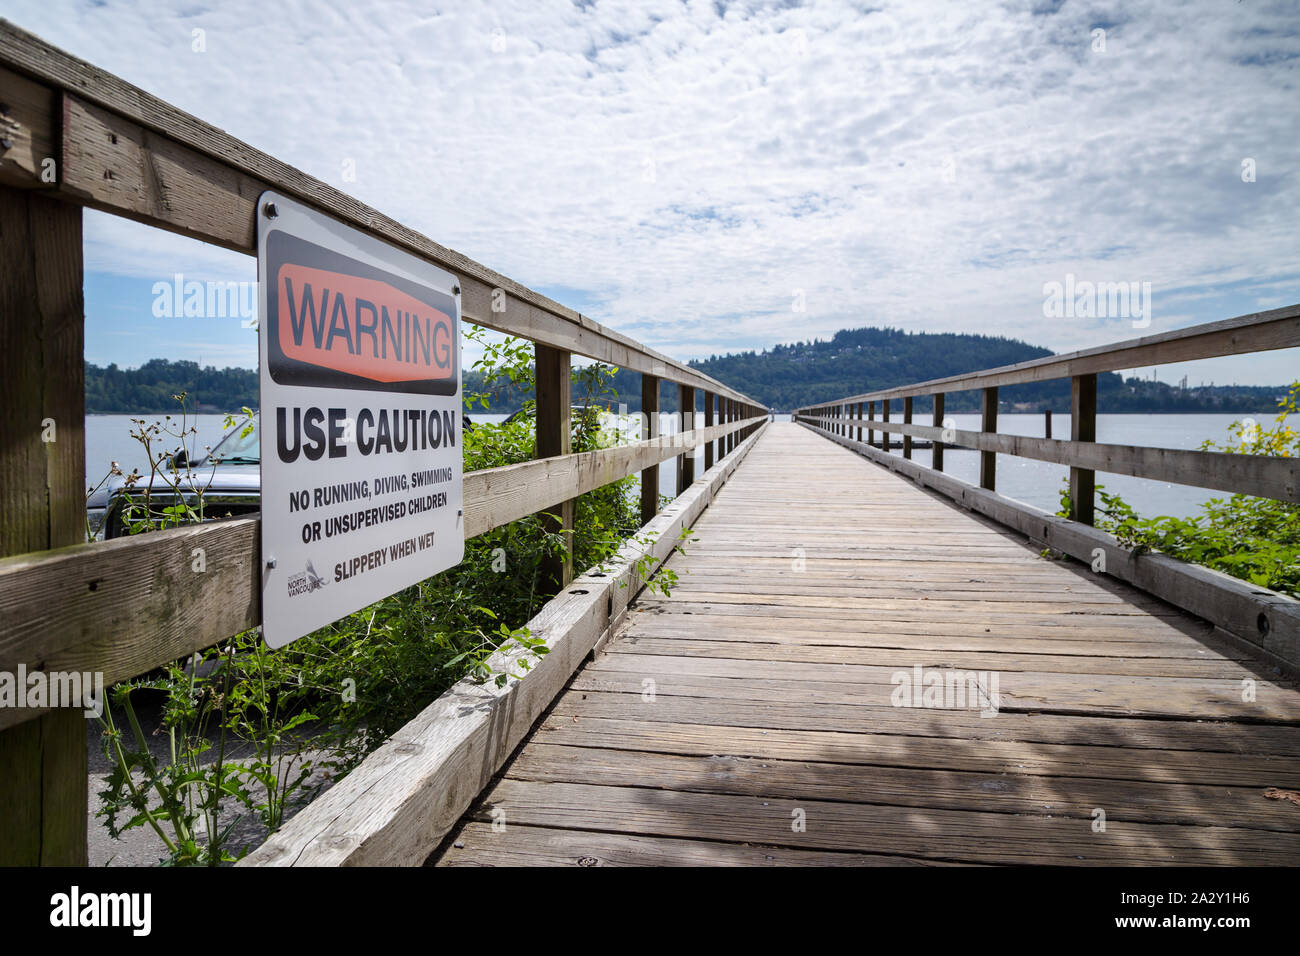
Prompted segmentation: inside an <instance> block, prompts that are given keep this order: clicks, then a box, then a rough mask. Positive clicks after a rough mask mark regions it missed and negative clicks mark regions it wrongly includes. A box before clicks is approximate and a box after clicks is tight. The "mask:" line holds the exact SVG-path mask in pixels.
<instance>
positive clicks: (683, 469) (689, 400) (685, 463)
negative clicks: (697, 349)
mask: <svg viewBox="0 0 1300 956" xmlns="http://www.w3.org/2000/svg"><path fill="white" fill-rule="evenodd" d="M677 421H678V425H677V431H678V432H680V433H682V434H685V433H686V432H689V431H692V430H694V428H695V389H693V388H691V386H689V385H678V386H677ZM694 482H695V455H694V453H693V452H692V453H687V454H681V455H678V456H677V493H678V494H679V495H680V494H681V493H682V492H683V491H685V490H686V489H687V488H689V487H690V486H691V485H692V484H694Z"/></svg>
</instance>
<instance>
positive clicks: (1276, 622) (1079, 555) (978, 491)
mask: <svg viewBox="0 0 1300 956" xmlns="http://www.w3.org/2000/svg"><path fill="white" fill-rule="evenodd" d="M808 427H809V428H810V429H812V428H813V427H814V426H808ZM816 433H817V434H820V435H823V436H825V437H827V438H830V439H831V440H832V441H834V442H837V443H839V444H841V445H845V446H846V447H848V448H851V449H853V450H854V451H855V452H857V453H858V454H860V455H862V456H864V457H866V458H868V459H870V460H871V461H873V462H876V463H877V464H880V465H884V466H885V467H887V468H889V469H890V470H892V471H895V472H897V473H898V474H900V475H903V476H906V477H907V478H910V479H911V480H912V481H913V482H915V483H917V484H918V485H920V486H921V487H923V488H927V489H930V490H933V491H936V492H938V493H939V494H941V495H943V496H944V497H946V498H948V499H950V500H952V501H953V502H955V503H957V504H959V505H960V506H961V507H963V508H966V509H968V510H970V511H972V512H975V513H977V514H979V515H983V516H985V517H988V518H991V519H993V520H994V521H995V522H997V523H998V524H1000V525H1002V526H1003V527H1005V528H1008V529H1013V530H1015V531H1017V532H1019V533H1021V534H1023V535H1025V536H1026V537H1027V538H1028V539H1029V540H1030V541H1031V542H1032V543H1034V544H1036V545H1039V546H1043V547H1048V548H1051V549H1053V550H1055V551H1058V552H1061V553H1063V554H1066V555H1069V556H1070V557H1072V558H1075V559H1077V560H1079V561H1083V562H1085V563H1086V564H1089V565H1090V564H1091V563H1092V562H1093V561H1094V560H1095V557H1096V553H1097V552H1098V550H1100V552H1101V553H1103V554H1104V555H1105V558H1106V572H1105V573H1106V574H1107V575H1108V576H1110V577H1113V578H1116V579H1118V580H1120V581H1124V582H1127V583H1129V584H1133V585H1135V586H1136V587H1138V588H1140V589H1142V590H1143V591H1145V592H1147V593H1148V594H1151V595H1155V596H1156V597H1159V598H1160V599H1162V600H1164V601H1167V602H1168V603H1169V604H1170V605H1171V606H1173V607H1177V608H1181V609H1183V610H1185V611H1187V612H1189V613H1191V614H1195V615H1197V616H1198V617H1201V618H1203V619H1205V620H1207V621H1210V622H1211V623H1213V624H1214V625H1215V626H1217V627H1220V628H1222V629H1223V630H1224V631H1226V632H1227V633H1228V634H1230V635H1233V636H1234V637H1235V638H1236V639H1237V640H1240V641H1243V642H1246V643H1248V644H1249V645H1250V646H1252V647H1253V648H1256V649H1257V650H1258V651H1259V652H1262V653H1263V654H1265V655H1266V656H1267V658H1268V659H1269V660H1270V661H1272V662H1273V663H1275V664H1276V665H1278V666H1281V667H1286V668H1288V669H1291V670H1295V669H1297V668H1300V602H1297V601H1295V600H1294V599H1292V598H1289V597H1287V596H1286V595H1283V594H1279V593H1277V592H1275V591H1270V590H1268V589H1266V588H1262V587H1258V586H1255V585H1252V584H1249V583H1248V582H1246V581H1242V580H1239V579H1238V578H1233V577H1229V576H1228V575H1226V574H1222V573H1220V572H1218V571H1213V570H1211V569H1209V568H1204V567H1201V566H1199V565H1194V564H1187V563H1184V562H1182V561H1179V560H1176V559H1174V558H1171V557H1168V556H1166V555H1163V554H1134V553H1133V552H1132V551H1130V550H1128V549H1126V548H1122V547H1120V546H1119V544H1118V542H1117V541H1116V540H1115V537H1114V536H1113V535H1111V534H1107V533H1106V532H1104V531H1098V530H1097V529H1096V528H1093V527H1091V526H1088V525H1084V524H1081V523H1079V522H1077V521H1069V520H1067V519H1065V518H1058V517H1056V516H1054V515H1049V514H1047V513H1046V512H1043V511H1039V510H1038V509H1037V508H1032V507H1030V506H1029V505H1026V504H1023V503H1021V502H1018V501H1013V500H1012V499H1010V498H1004V497H1002V496H1001V495H998V494H995V493H992V492H989V491H985V490H984V489H982V488H976V487H974V486H973V485H970V484H967V483H966V482H964V481H960V480H958V479H956V478H952V477H950V476H948V475H944V474H941V473H939V472H936V471H934V470H932V469H929V468H924V467H922V466H920V465H917V464H916V463H915V462H910V461H904V460H903V459H901V458H899V457H898V456H896V455H890V454H887V453H885V452H882V451H880V450H879V449H876V448H871V447H869V446H867V445H862V444H859V443H857V442H854V441H852V440H850V439H845V438H839V437H837V436H833V435H831V434H830V432H829V431H826V430H824V429H817V432H816ZM1040 440H1041V439H1040Z"/></svg>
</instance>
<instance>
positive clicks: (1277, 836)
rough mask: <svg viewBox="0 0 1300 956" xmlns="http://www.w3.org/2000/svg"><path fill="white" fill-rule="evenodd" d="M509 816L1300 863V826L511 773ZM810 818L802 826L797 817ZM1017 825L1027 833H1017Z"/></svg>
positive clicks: (988, 852)
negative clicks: (1011, 811)
mask: <svg viewBox="0 0 1300 956" xmlns="http://www.w3.org/2000/svg"><path fill="white" fill-rule="evenodd" d="M493 811H495V812H496V813H497V815H498V818H499V819H504V820H505V821H506V826H507V828H509V826H510V825H511V824H512V823H513V824H515V825H519V824H523V825H527V826H547V827H565V826H567V827H570V828H573V829H578V828H586V829H597V830H604V831H612V832H617V833H636V834H643V835H645V834H653V835H658V836H668V837H705V838H706V839H712V840H719V841H737V842H741V841H743V842H748V843H769V844H774V845H777V846H788V847H796V848H820V849H835V850H851V851H858V852H864V851H871V852H877V853H894V854H901V855H905V856H922V857H928V858H933V859H949V860H959V861H966V862H980V863H1001V864H1027V863H1034V864H1043V863H1057V864H1060V863H1069V864H1084V865H1115V864H1144V865H1160V864H1163V865H1168V864H1175V863H1180V864H1184V865H1186V864H1198V865H1216V864H1217V865H1238V866H1245V865H1273V866H1294V865H1295V864H1296V861H1297V860H1300V835H1297V834H1294V833H1278V832H1274V831H1269V830H1249V829H1234V828H1231V827H1202V826H1194V827H1190V826H1181V825H1177V824H1158V823H1135V822H1129V821H1119V822H1115V823H1111V822H1109V821H1108V822H1107V827H1106V830H1105V832H1104V833H1099V832H1094V831H1093V830H1092V828H1091V826H1090V825H1089V823H1088V822H1084V821H1079V820H1076V819H1069V818H1061V817H1057V816H1052V815H1050V814H1048V813H1047V812H1043V813H1041V814H1021V815H1016V816H1015V817H1014V822H1013V823H1010V824H1009V822H1008V816H1009V815H1008V814H1005V813H995V812H974V811H966V810H937V809H922V808H916V807H894V806H887V805H875V804H845V803H835V802H830V801H825V802H822V801H818V802H816V803H812V802H810V801H806V800H790V799H788V798H776V797H772V798H767V799H763V798H759V797H749V796H732V795H724V794H703V793H692V792H683V791H674V790H646V789H644V788H640V787H601V786H593V785H588V784H570V783H534V782H531V781H522V780H510V779H506V780H502V781H500V782H499V783H498V784H497V785H496V786H494V787H493V788H492V789H491V790H490V791H489V792H488V794H487V795H486V796H485V797H484V799H483V801H482V802H481V803H480V804H479V807H478V808H477V809H476V811H475V818H476V819H478V820H491V819H492V813H493ZM796 818H801V819H803V820H805V821H806V825H805V826H804V827H802V828H800V827H794V826H791V821H792V820H794V819H796ZM1009 827H1014V832H1015V834H1016V836H1015V839H1008V838H1007V832H1008V829H1009Z"/></svg>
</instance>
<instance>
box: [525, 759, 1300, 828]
mask: <svg viewBox="0 0 1300 956" xmlns="http://www.w3.org/2000/svg"><path fill="white" fill-rule="evenodd" d="M506 777H507V778H508V779H510V780H526V781H533V782H538V783H578V784H592V785H595V786H604V787H656V788H662V789H666V790H676V791H682V792H691V793H718V794H733V795H738V796H751V797H776V798H778V799H779V798H785V799H791V800H804V799H806V798H807V797H808V795H809V794H812V793H815V794H817V799H818V800H819V801H822V800H833V801H837V802H841V803H887V804H890V805H891V806H899V807H927V808H936V809H945V810H976V811H980V810H993V811H996V812H998V813H1016V814H1050V815H1051V816H1052V817H1053V818H1060V817H1065V818H1069V819H1075V820H1080V821H1085V824H1091V823H1092V821H1093V819H1094V816H1093V811H1094V810H1095V809H1096V808H1098V807H1101V808H1104V809H1105V811H1106V820H1107V824H1108V825H1109V823H1110V822H1111V821H1134V822H1142V823H1175V824H1181V825H1184V826H1207V827H1244V828H1248V829H1252V830H1275V831H1277V832H1279V833H1296V832H1300V813H1296V812H1294V806H1293V805H1289V804H1288V803H1287V801H1281V800H1266V799H1264V798H1263V796H1262V790H1261V789H1259V788H1256V789H1249V788H1245V787H1206V786H1195V785H1189V784H1183V783H1161V784H1152V783H1150V782H1149V781H1132V780H1104V779H1090V778H1087V777H1071V778H1063V777H1060V778H1058V777H1047V776H1035V775H1029V774H1026V775H1016V774H994V773H978V772H973V773H953V772H952V771H950V770H948V769H946V768H945V769H942V770H933V769H929V768H924V769H917V768H912V767H872V766H856V765H845V764H831V763H821V762H817V761H811V760H773V759H770V758H760V757H737V756H734V755H726V756H722V755H716V754H709V755H707V756H693V755H692V756H684V755H680V754H669V753H653V752H645V751H632V750H615V749H610V748H602V747H571V746H570V747H566V746H559V745H555V744H548V743H544V742H541V741H537V742H534V743H532V744H530V745H529V746H527V747H525V748H524V749H523V751H522V752H521V753H520V754H519V756H518V757H517V758H516V759H515V760H514V761H512V763H511V765H510V768H509V770H508V771H507V773H506Z"/></svg>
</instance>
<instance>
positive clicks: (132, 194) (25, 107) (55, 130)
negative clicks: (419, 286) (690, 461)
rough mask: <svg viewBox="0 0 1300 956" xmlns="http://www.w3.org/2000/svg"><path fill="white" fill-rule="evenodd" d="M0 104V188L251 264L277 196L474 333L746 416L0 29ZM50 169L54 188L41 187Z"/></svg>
mask: <svg viewBox="0 0 1300 956" xmlns="http://www.w3.org/2000/svg"><path fill="white" fill-rule="evenodd" d="M0 99H3V100H4V101H5V105H7V106H8V107H9V114H8V119H9V120H10V121H11V125H12V126H14V127H16V130H15V132H14V133H13V135H14V136H15V137H16V140H15V146H14V147H13V148H11V149H9V150H8V151H6V152H5V153H4V155H3V159H2V160H0V182H2V183H4V184H5V185H9V186H18V187H21V188H32V189H40V190H43V191H45V192H48V193H52V194H54V195H56V196H57V197H58V198H60V199H63V200H65V201H68V202H73V203H78V204H80V205H84V206H89V207H91V208H93V209H99V210H103V211H105V212H110V213H113V214H115V215H119V216H123V217H126V218H129V219H134V220H136V221H138V222H143V223H147V224H149V225H151V226H156V227H158V228H160V229H166V230H169V231H171V232H177V233H180V234H181V235H185V236H189V237H191V238H194V239H199V240H202V241H204V242H210V243H213V244H215V245H220V246H224V247H226V248H227V249H233V250H235V251H236V252H242V253H245V254H248V255H253V254H255V253H256V251H257V229H256V206H257V199H258V197H259V196H260V195H261V194H262V193H263V192H264V191H266V190H268V189H269V190H275V191H277V192H282V193H285V194H286V195H290V196H293V197H294V198H296V199H299V200H301V201H303V202H305V203H307V204H309V205H312V206H315V207H317V208H318V209H321V210H323V211H325V212H327V213H329V214H330V215H332V216H334V217H336V218H338V219H340V220H342V221H343V222H345V223H348V224H349V225H352V226H356V227H357V228H359V229H363V230H365V231H367V232H369V233H371V234H372V235H374V236H376V237H378V238H381V239H384V240H386V241H388V242H390V243H392V244H393V245H396V246H398V247H400V248H402V249H405V250H407V251H409V252H411V253H412V254H414V255H416V256H419V257H420V258H422V259H424V260H426V261H428V262H430V263H433V264H434V265H436V266H438V267H439V268H442V269H446V270H448V271H449V272H451V273H453V274H454V275H456V276H457V277H458V279H459V280H460V288H461V307H462V311H463V314H464V316H465V318H466V319H467V320H469V321H471V322H474V323H476V324H478V325H482V326H486V327H488V328H492V329H496V330H498V331H501V332H506V333H508V334H511V335H516V336H519V337H521V338H525V339H529V340H531V341H534V342H541V343H544V344H545V345H548V346H551V347H552V348H557V349H563V350H565V351H569V352H574V353H576V354H579V355H585V356H588V357H589V358H593V359H597V360H599V361H602V362H608V363H609V364H611V365H616V366H618V367H620V368H628V369H634V370H636V371H639V372H644V373H647V374H651V375H655V376H657V377H659V378H663V379H666V380H669V381H673V382H677V383H679V384H683V385H690V386H695V387H698V388H701V389H704V390H706V391H709V392H713V393H715V394H718V395H723V396H726V397H728V398H731V399H735V400H737V401H741V402H745V403H748V404H751V405H752V404H754V403H753V402H752V401H751V400H750V399H749V398H748V397H746V396H745V395H743V394H741V393H740V392H737V391H735V390H734V389H731V388H728V387H727V386H726V385H724V384H722V383H721V382H719V381H717V380H716V379H714V378H712V377H710V376H708V375H705V374H704V373H703V372H700V371H698V370H697V369H694V368H691V367H690V366H688V365H685V364H683V363H681V362H678V361H676V360H674V359H671V358H669V357H668V356H666V355H663V354H660V353H659V352H656V351H654V350H652V349H648V348H646V347H645V346H643V345H641V344H640V343H639V342H637V341H636V340H635V339H632V338H629V337H628V336H626V335H622V334H620V333H618V332H615V331H614V330H612V329H609V328H607V327H605V326H603V325H601V324H599V323H598V322H595V321H594V320H592V319H591V318H589V317H588V316H585V315H582V314H581V313H579V312H576V311H574V310H573V309H570V308H567V307H566V306H563V305H561V304H559V303H558V302H555V301H553V300H552V299H549V298H547V297H546V296H544V295H541V294H540V293H538V292H534V291H533V290H531V289H529V288H527V287H526V286H524V285H522V284H520V283H518V282H515V281H513V280H512V279H509V278H507V277H505V276H503V275H501V274H500V273H498V272H495V271H494V270H492V269H489V268H488V267H487V266H484V265H482V264H480V263H478V262H475V261H474V260H473V259H470V258H468V257H467V256H464V255H462V254H461V253H459V252H456V251H455V250H452V249H448V248H447V247H445V246H442V245H439V244H438V243H436V242H434V241H433V240H431V239H429V238H427V237H425V236H422V235H420V234H419V233H417V232H415V231H414V230H411V229H408V228H407V227H405V226H403V225H401V224H400V223H398V222H397V221H395V220H393V219H390V218H389V217H387V216H385V215H383V214H381V213H379V212H377V211H376V210H374V209H371V208H370V207H369V206H366V205H365V204H363V203H361V202H359V201H357V200H356V199H354V198H352V197H351V196H348V195H347V194H346V193H342V192H340V191H338V190H337V189H334V188H333V187H331V186H328V185H326V184H325V183H323V182H321V181H320V180H318V179H313V178H312V177H310V176H308V175H306V174H305V173H303V172H301V171H299V170H297V169H294V168H293V167H292V166H289V165H288V164H286V163H283V162H281V161H280V160H277V159H275V158H274V157H272V156H268V155H267V154H266V153H263V152H261V151H259V150H257V149H254V148H253V147H252V146H250V145H248V144H247V143H244V142H241V141H240V140H237V139H235V138H234V137H233V136H230V135H229V134H227V133H225V132H223V131H222V130H219V129H217V128H216V127H215V126H212V125H211V124H209V123H205V122H203V121H202V120H200V119H198V118H196V117H194V116H191V115H190V114H188V113H185V112H183V111H181V110H178V109H176V108H175V107H174V106H172V105H170V104H168V103H166V102H164V101H162V100H160V99H158V98H157V97H155V96H152V95H150V94H149V93H146V92H145V91H144V90H141V89H139V88H138V87H135V86H132V85H131V84H129V83H127V82H126V81H124V80H122V79H120V78H118V77H116V76H114V75H113V74H111V73H108V72H106V71H104V70H101V69H99V68H98V67H96V66H93V65H92V64H90V63H86V62H85V61H83V60H79V59H77V58H76V57H74V56H72V55H70V54H68V53H66V52H64V51H63V50H60V49H58V48H57V47H54V46H51V45H50V44H48V43H46V42H45V41H44V40H42V39H40V38H39V37H37V36H34V35H33V34H31V33H28V32H26V31H25V30H22V29H21V28H19V27H17V26H15V25H14V24H12V23H10V22H8V21H7V20H0ZM46 159H53V160H54V169H55V171H56V172H57V176H58V178H57V181H56V182H53V183H49V182H46V181H45V180H44V178H42V173H43V172H45V170H46V168H47V167H46V166H45V165H44V161H45V160H46Z"/></svg>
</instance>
